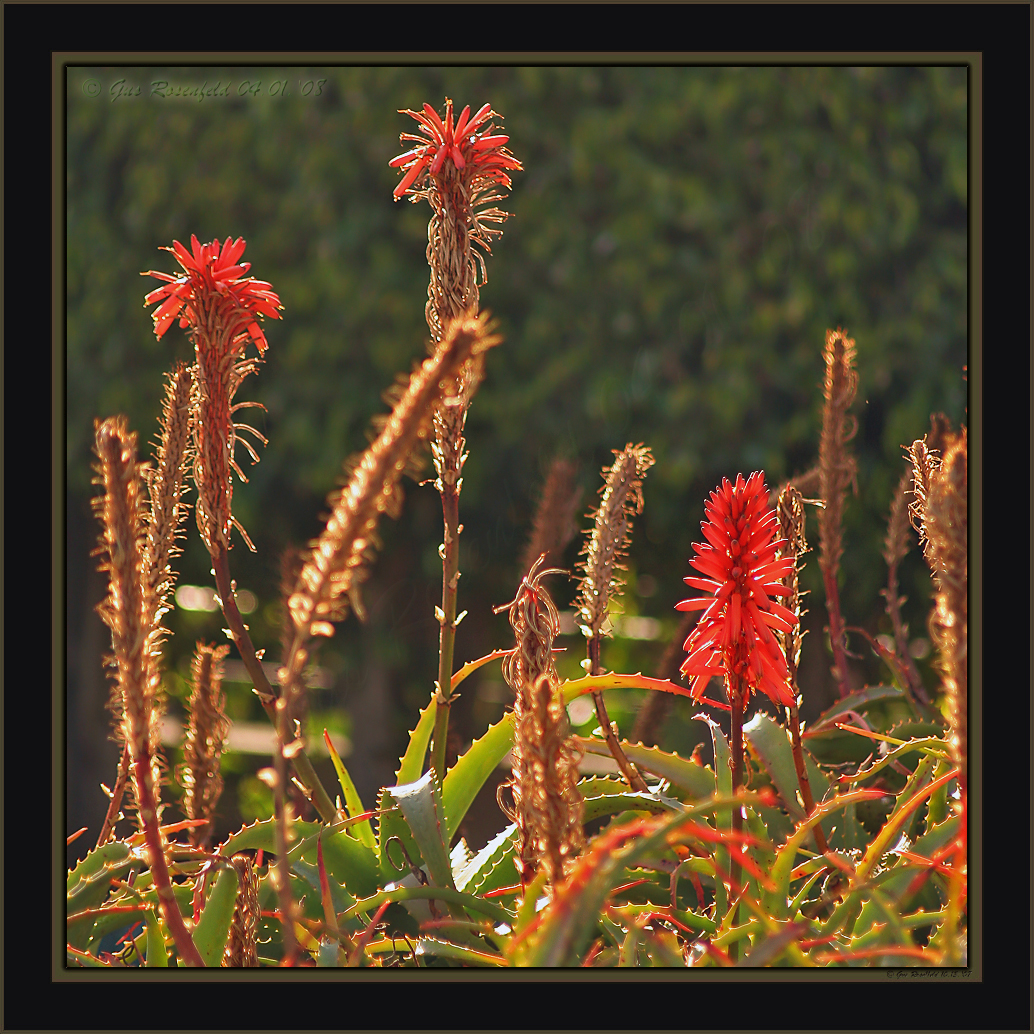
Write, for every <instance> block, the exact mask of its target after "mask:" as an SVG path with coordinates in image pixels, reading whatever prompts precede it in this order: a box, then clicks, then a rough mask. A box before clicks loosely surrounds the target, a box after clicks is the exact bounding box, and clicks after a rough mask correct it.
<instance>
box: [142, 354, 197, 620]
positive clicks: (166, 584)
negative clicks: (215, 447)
mask: <svg viewBox="0 0 1034 1034" xmlns="http://www.w3.org/2000/svg"><path fill="white" fill-rule="evenodd" d="M192 383H193V373H192V370H191V369H190V368H189V367H187V366H186V365H185V364H184V363H177V364H176V366H175V367H174V368H173V370H172V372H171V373H170V374H169V375H168V380H167V382H166V386H165V400H164V402H163V404H162V418H161V424H160V428H159V430H160V434H159V438H158V451H157V454H156V456H155V464H154V468H153V469H148V470H147V471H146V476H147V488H148V495H149V496H150V500H151V507H150V518H149V520H148V522H147V545H146V553H145V557H144V569H145V571H146V574H147V583H148V584H147V588H146V592H147V593H148V595H149V596H150V599H151V602H152V605H153V606H154V608H155V612H154V614H153V615H152V617H154V618H155V619H157V620H161V616H162V613H164V607H165V605H166V603H167V600H168V596H169V593H170V592H171V590H172V586H173V585H174V584H175V580H176V574H175V572H174V571H173V570H172V569H171V568H170V567H169V563H170V561H171V560H172V559H173V558H174V557H175V556H178V555H179V553H180V552H182V551H181V550H180V549H179V547H178V546H177V545H176V539H177V538H178V537H179V535H180V525H181V523H182V521H183V517H184V516H185V514H186V510H187V504H186V503H184V502H183V481H184V471H185V469H186V467H187V464H188V462H189V458H190V457H189V445H190V392H191V385H192Z"/></svg>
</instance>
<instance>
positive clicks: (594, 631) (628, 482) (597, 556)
mask: <svg viewBox="0 0 1034 1034" xmlns="http://www.w3.org/2000/svg"><path fill="white" fill-rule="evenodd" d="M653 463H654V459H653V456H652V454H651V453H650V450H649V449H648V448H646V447H645V446H644V445H642V444H641V443H640V444H639V445H632V443H631V442H629V444H628V445H626V446H625V448H624V449H623V450H620V451H619V450H617V449H615V450H614V462H613V464H611V466H609V467H604V468H603V478H604V484H603V488H602V489H601V490H600V491H601V493H602V498H601V499H600V504H599V506H598V507H597V509H596V511H595V513H591V514H589V515H588V516H589V517H591V518H592V519H593V528H592V532H591V534H590V535H589V538H588V541H587V542H586V544H585V546H584V548H583V549H582V555H584V557H585V560H584V561H583V562H582V563H581V564H580V565H579V566H580V568H581V570H582V571H583V573H584V574H583V578H582V581H581V585H580V587H579V595H578V603H577V607H578V616H579V618H580V619H581V622H582V634H583V635H584V636H585V637H586V639H587V640H588V644H587V649H588V672H589V674H590V675H600V674H602V672H603V667H602V665H601V663H600V640H601V638H602V636H603V635H604V634H605V633H604V622H605V621H606V618H607V611H608V608H609V605H610V600H611V597H612V596H613V595H615V594H616V593H617V592H619V591H620V589H621V586H622V582H621V578H620V575H619V574H618V572H619V571H622V570H624V567H623V566H622V560H623V559H624V557H625V555H626V553H627V551H628V546H629V544H630V542H631V536H632V515H633V514H640V513H642V512H643V478H644V477H645V476H646V472H647V471H648V470H649V469H650V467H652V466H653ZM606 634H609V631H608V632H607V633H606ZM592 699H593V703H594V704H595V706H596V717H597V718H598V719H599V722H600V729H601V731H602V732H603V736H604V738H605V739H606V741H607V745H608V746H609V747H610V752H611V754H612V755H613V757H614V760H615V761H616V762H617V763H618V767H619V768H620V769H621V772H622V774H623V775H624V777H625V779H626V780H628V783H629V785H630V786H631V787H632V788H633V789H634V790H640V791H645V790H646V789H647V786H646V782H645V781H644V780H643V777H642V776H641V775H640V774H639V772H638V771H636V769H635V766H634V765H632V763H631V762H630V761H629V760H628V758H626V757H625V753H624V751H623V750H622V749H621V746H620V744H619V743H618V738H617V732H616V731H615V729H614V726H613V725H612V723H611V721H610V716H609V715H608V714H607V707H606V704H604V702H603V694H602V692H599V691H594V692H593V694H592Z"/></svg>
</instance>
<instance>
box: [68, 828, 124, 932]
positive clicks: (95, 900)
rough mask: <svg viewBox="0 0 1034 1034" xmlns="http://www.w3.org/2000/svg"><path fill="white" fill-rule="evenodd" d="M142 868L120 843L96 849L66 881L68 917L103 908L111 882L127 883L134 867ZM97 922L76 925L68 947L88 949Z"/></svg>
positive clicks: (73, 925) (70, 928)
mask: <svg viewBox="0 0 1034 1034" xmlns="http://www.w3.org/2000/svg"><path fill="white" fill-rule="evenodd" d="M134 862H135V863H136V864H138V865H139V860H138V856H137V855H136V854H135V853H133V852H132V849H131V848H130V846H129V845H128V844H126V843H123V842H122V841H120V840H116V841H113V842H112V843H110V844H105V845H104V846H103V847H99V848H95V849H94V850H93V851H91V852H90V853H89V854H88V855H87V856H86V857H85V858H83V859H81V860H80V861H79V863H78V864H77V865H76V866H75V868H74V869H73V870H72V871H71V872H70V873H69V874H68V878H67V880H66V884H65V885H66V891H67V897H66V900H65V909H66V915H69V916H73V915H75V913H77V912H84V911H86V910H87V909H94V908H100V906H101V905H102V904H103V903H104V902H105V900H106V899H107V897H108V895H109V894H110V893H111V881H112V880H113V879H123V878H124V877H125V876H126V875H127V874H128V872H129V870H130V868H131V867H132V866H133V864H134ZM94 923H95V920H91V919H84V920H79V921H77V922H73V923H71V924H70V925H69V927H68V930H67V934H66V936H67V940H68V943H69V944H70V945H71V946H72V947H73V948H79V949H80V950H82V949H84V948H85V947H86V946H87V944H88V943H89V941H90V937H91V934H92V931H93V928H94Z"/></svg>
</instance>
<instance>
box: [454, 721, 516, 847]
mask: <svg viewBox="0 0 1034 1034" xmlns="http://www.w3.org/2000/svg"><path fill="white" fill-rule="evenodd" d="M512 748H513V713H512V712H511V713H510V714H507V715H505V716H504V717H503V718H501V719H500V720H499V721H498V722H496V724H495V725H493V726H490V727H489V729H488V731H487V732H486V733H485V734H484V736H482V737H481V739H479V740H475V741H474V742H473V743H472V744H471V745H470V746H469V747H468V748H467V749H466V750H465V751H464V752H463V756H462V757H460V758H458V759H457V761H456V764H455V765H453V766H452V768H450V769H449V771H448V772H447V773H446V774H445V779H444V781H443V782H442V807H443V809H444V812H445V842H446V844H448V843H450V842H451V840H452V838H453V837H454V836H455V835H456V830H458V829H459V828H460V823H461V822H462V821H463V818H464V816H465V815H466V814H467V810H468V809H469V808H470V806H471V805H472V804H473V803H474V798H475V797H477V795H478V793H479V791H480V790H481V788H482V787H483V786H484V785H485V782H486V781H487V779H488V777H489V776H490V775H491V774H492V773H493V772H494V771H495V770H496V769H497V768H498V767H499V764H500V763H501V762H502V760H503V758H505V757H506V755H507V754H508V753H509V752H510V750H511V749H512Z"/></svg>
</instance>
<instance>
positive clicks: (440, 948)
mask: <svg viewBox="0 0 1034 1034" xmlns="http://www.w3.org/2000/svg"><path fill="white" fill-rule="evenodd" d="M416 955H417V957H418V958H428V957H432V958H441V959H456V960H457V961H459V962H462V963H463V964H464V965H467V966H505V965H506V959H504V958H503V956H502V955H496V954H494V953H493V952H487V951H478V950H477V949H476V948H465V947H463V946H462V945H459V944H453V943H452V942H451V941H440V940H438V938H436V937H421V938H420V940H419V941H417V942H416Z"/></svg>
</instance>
